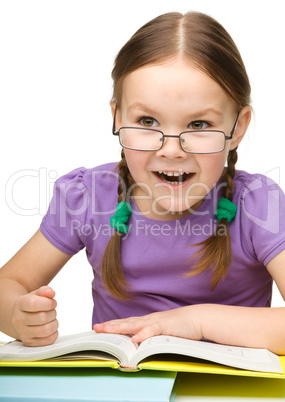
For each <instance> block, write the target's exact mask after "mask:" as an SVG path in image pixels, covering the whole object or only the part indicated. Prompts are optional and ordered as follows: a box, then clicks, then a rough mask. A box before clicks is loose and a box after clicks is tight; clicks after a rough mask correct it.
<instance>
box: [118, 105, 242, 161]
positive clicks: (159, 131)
mask: <svg viewBox="0 0 285 402" xmlns="http://www.w3.org/2000/svg"><path fill="white" fill-rule="evenodd" d="M116 113H117V106H116V108H115V112H114V118H113V127H112V134H113V135H116V136H118V137H119V142H120V145H121V146H122V147H123V148H126V149H130V150H132V151H139V152H156V151H159V150H160V149H161V148H162V147H163V145H164V138H177V139H179V144H180V147H181V149H182V151H184V152H186V153H188V154H200V155H208V154H217V153H219V152H223V150H224V149H225V147H226V141H228V140H231V139H232V138H233V136H234V133H235V131H236V127H237V123H238V118H239V113H240V112H238V114H237V118H236V120H235V123H234V126H233V128H232V130H231V132H230V135H228V136H227V135H226V134H225V133H224V131H221V130H186V131H182V133H180V134H179V135H166V134H164V132H163V131H161V130H155V129H153V128H147V127H146V128H145V127H120V128H119V130H117V131H116ZM123 129H133V130H134V129H135V130H147V131H153V132H155V133H160V134H161V135H162V141H161V147H160V148H158V149H135V148H129V147H125V146H124V145H122V144H121V140H120V130H123ZM204 131H208V132H213V133H222V134H224V137H225V141H224V147H223V149H221V150H219V151H214V152H192V151H185V149H183V147H182V144H181V135H182V134H185V133H199V132H204Z"/></svg>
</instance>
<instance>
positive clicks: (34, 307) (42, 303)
mask: <svg viewBox="0 0 285 402" xmlns="http://www.w3.org/2000/svg"><path fill="white" fill-rule="evenodd" d="M56 307H57V302H56V300H54V299H50V298H48V297H41V296H38V295H36V294H28V295H25V296H23V297H22V298H21V300H20V301H19V308H20V310H21V311H25V312H38V311H51V310H54V309H55V308H56Z"/></svg>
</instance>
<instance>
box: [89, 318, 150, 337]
mask: <svg viewBox="0 0 285 402" xmlns="http://www.w3.org/2000/svg"><path fill="white" fill-rule="evenodd" d="M144 326H145V322H144V320H143V319H140V318H127V319H123V320H113V321H106V322H104V323H101V324H95V325H94V326H93V328H94V330H95V332H106V333H112V334H125V335H128V334H135V333H137V332H139V331H140V330H141V329H142V328H143V327H144Z"/></svg>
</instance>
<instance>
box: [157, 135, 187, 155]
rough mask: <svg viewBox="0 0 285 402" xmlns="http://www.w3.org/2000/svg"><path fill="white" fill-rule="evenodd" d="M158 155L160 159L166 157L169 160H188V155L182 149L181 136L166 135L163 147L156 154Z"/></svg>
mask: <svg viewBox="0 0 285 402" xmlns="http://www.w3.org/2000/svg"><path fill="white" fill-rule="evenodd" d="M156 155H157V156H159V157H166V158H168V159H176V158H181V159H185V158H187V153H186V152H184V151H183V149H182V148H181V146H180V142H179V136H177V135H168V136H167V135H166V136H165V137H164V143H163V146H162V148H161V149H160V150H158V151H157V152H156Z"/></svg>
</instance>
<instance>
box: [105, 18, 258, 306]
mask: <svg viewBox="0 0 285 402" xmlns="http://www.w3.org/2000/svg"><path fill="white" fill-rule="evenodd" d="M178 56H180V57H183V58H185V59H187V60H190V61H191V62H192V64H194V65H195V67H196V68H198V69H200V70H201V71H203V72H204V73H205V74H207V75H208V76H210V77H211V78H212V79H213V80H214V81H216V82H217V83H218V84H219V85H220V86H221V87H222V88H223V89H224V90H225V91H226V93H227V94H228V95H229V96H230V97H231V98H232V99H233V100H234V102H235V103H236V105H237V111H239V110H240V109H241V108H242V107H243V106H245V105H249V104H250V92H251V90H250V83H249V79H248V76H247V73H246V69H245V66H244V64H243V61H242V58H241V56H240V53H239V51H238V49H237V47H236V45H235V43H234V42H233V40H232V38H231V37H230V35H229V34H228V33H227V31H226V30H225V29H224V28H223V27H222V26H221V25H220V24H219V23H218V22H217V21H216V20H214V19H213V18H211V17H209V16H208V15H205V14H202V13H198V12H189V13H187V14H185V15H183V14H180V13H167V14H163V15H161V16H159V17H157V18H155V19H153V20H152V21H150V22H148V23H147V24H145V25H144V26H143V27H142V28H140V29H139V30H138V31H137V32H136V33H135V34H134V35H133V36H132V37H131V39H130V40H129V41H128V42H127V43H126V44H125V45H124V46H123V48H122V49H121V50H120V52H119V53H118V55H117V57H116V59H115V64H114V68H113V71H112V78H113V82H114V91H113V101H115V102H116V103H117V106H118V107H119V106H120V100H121V86H122V82H123V79H124V77H125V76H126V75H127V74H129V73H131V72H132V71H135V70H137V69H138V68H141V67H143V66H145V65H147V64H151V63H152V64H159V63H162V62H164V61H166V60H168V59H171V58H173V59H174V58H176V57H178ZM236 162H237V150H236V149H234V150H232V151H230V152H229V155H228V163H227V167H226V168H225V169H224V172H223V180H224V181H225V183H226V185H225V187H224V194H223V197H225V198H228V199H229V200H230V201H231V200H232V198H233V190H234V181H233V179H234V175H235V164H236ZM118 169H119V177H120V178H121V180H123V182H124V185H123V186H122V183H119V186H118V202H119V201H128V200H127V199H126V197H127V195H128V194H129V191H128V190H129V189H130V187H131V185H132V184H133V183H134V181H133V179H132V177H131V174H130V172H129V169H128V166H127V163H126V159H125V157H124V153H123V151H122V160H121V161H120V162H119V164H118ZM221 229H223V230H221ZM225 231H226V235H225ZM221 233H222V235H221ZM197 246H201V248H200V250H199V251H198V252H197V253H196V256H201V258H200V260H199V262H198V263H197V265H196V266H195V267H193V268H192V270H191V272H190V273H189V274H188V275H190V276H191V275H194V274H197V273H200V272H202V271H204V270H205V269H209V268H211V269H213V276H212V287H213V288H214V287H215V286H216V285H217V283H218V281H219V280H220V278H221V277H223V276H224V275H225V273H226V270H227V268H228V266H229V264H230V261H231V258H232V251H231V240H230V233H229V228H228V222H227V220H225V219H222V220H221V221H220V222H219V223H218V225H217V228H216V231H215V233H213V235H212V236H211V237H210V238H209V239H207V240H205V241H204V242H203V243H200V244H197ZM120 250H121V234H120V233H118V232H117V231H116V230H115V232H114V234H113V236H112V237H111V239H110V241H109V243H108V245H107V247H106V250H105V255H104V258H103V263H102V280H103V283H104V286H105V287H106V288H107V289H108V290H109V291H110V293H111V294H112V295H113V296H115V297H117V298H124V299H128V298H130V295H129V294H128V291H127V288H128V284H127V282H126V280H125V278H124V275H123V269H122V264H121V255H120Z"/></svg>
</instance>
